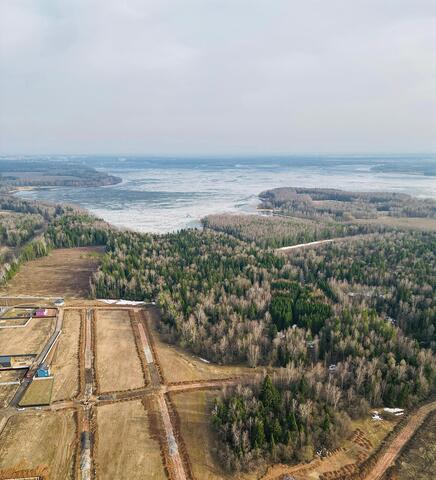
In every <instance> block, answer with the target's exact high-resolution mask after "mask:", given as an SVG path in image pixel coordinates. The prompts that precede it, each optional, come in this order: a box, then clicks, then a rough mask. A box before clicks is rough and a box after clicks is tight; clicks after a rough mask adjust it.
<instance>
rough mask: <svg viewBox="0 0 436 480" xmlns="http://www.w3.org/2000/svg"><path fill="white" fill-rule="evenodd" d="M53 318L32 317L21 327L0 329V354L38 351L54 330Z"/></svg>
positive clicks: (34, 352)
mask: <svg viewBox="0 0 436 480" xmlns="http://www.w3.org/2000/svg"><path fill="white" fill-rule="evenodd" d="M54 326H55V319H54V318H32V320H30V322H29V323H28V324H27V325H26V326H25V327H23V328H2V329H0V354H1V355H6V354H7V355H12V354H13V355H21V354H27V353H33V354H36V353H39V352H40V351H41V350H42V348H43V346H44V345H45V343H46V342H47V340H48V339H49V337H50V335H51V334H52V333H53V331H54Z"/></svg>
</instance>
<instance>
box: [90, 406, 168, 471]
mask: <svg viewBox="0 0 436 480" xmlns="http://www.w3.org/2000/svg"><path fill="white" fill-rule="evenodd" d="M97 428H98V444H97V458H96V463H97V468H98V473H99V475H98V479H99V480H112V479H115V478H118V479H129V480H136V479H138V480H139V479H141V480H142V479H150V480H151V479H153V480H160V479H161V480H164V479H166V476H165V472H164V469H163V465H162V461H161V457H160V449H159V444H158V442H157V441H156V440H154V439H152V438H151V435H150V431H149V427H148V419H147V413H146V411H145V408H144V406H143V405H142V403H141V402H140V401H139V400H135V401H131V402H121V403H114V404H111V405H104V406H101V407H98V409H97ZM114 452H116V454H114Z"/></svg>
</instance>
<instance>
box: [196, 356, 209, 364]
mask: <svg viewBox="0 0 436 480" xmlns="http://www.w3.org/2000/svg"><path fill="white" fill-rule="evenodd" d="M198 358H199V359H200V360H201V361H202V362H204V363H210V362H209V360H206V359H205V358H201V357H198Z"/></svg>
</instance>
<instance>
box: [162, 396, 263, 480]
mask: <svg viewBox="0 0 436 480" xmlns="http://www.w3.org/2000/svg"><path fill="white" fill-rule="evenodd" d="M216 396H217V392H211V391H197V392H186V393H179V394H177V395H174V394H171V400H172V403H173V405H174V406H175V408H176V410H177V413H178V416H179V419H180V429H181V434H182V437H183V439H184V442H185V445H186V449H187V452H188V455H189V459H190V462H191V465H192V470H193V474H194V477H195V478H201V479H202V480H221V479H225V480H227V479H241V480H242V479H243V480H254V479H257V478H258V472H252V473H246V474H236V473H234V474H230V473H228V474H227V473H226V472H225V471H224V470H223V469H222V466H221V465H220V462H219V460H218V459H217V457H216V456H215V454H214V433H213V430H212V425H211V421H210V419H211V415H210V412H211V410H212V407H213V402H214V399H215V398H216Z"/></svg>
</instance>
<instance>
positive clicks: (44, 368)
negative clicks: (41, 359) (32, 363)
mask: <svg viewBox="0 0 436 480" xmlns="http://www.w3.org/2000/svg"><path fill="white" fill-rule="evenodd" d="M36 376H37V377H38V378H44V377H49V376H50V367H49V366H48V365H46V364H45V363H43V364H42V365H40V366H39V368H38V370H37V371H36Z"/></svg>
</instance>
